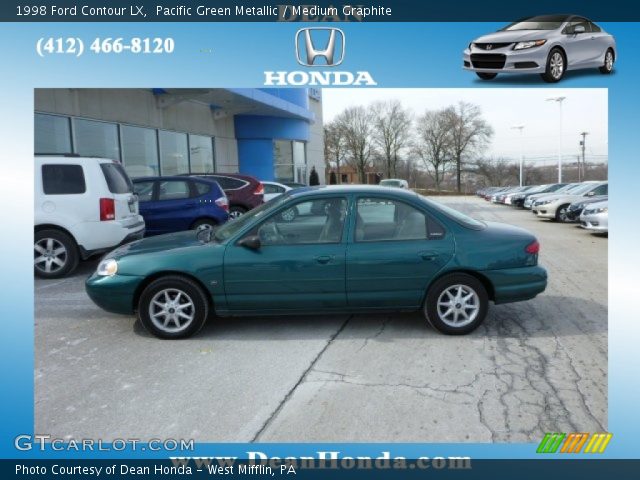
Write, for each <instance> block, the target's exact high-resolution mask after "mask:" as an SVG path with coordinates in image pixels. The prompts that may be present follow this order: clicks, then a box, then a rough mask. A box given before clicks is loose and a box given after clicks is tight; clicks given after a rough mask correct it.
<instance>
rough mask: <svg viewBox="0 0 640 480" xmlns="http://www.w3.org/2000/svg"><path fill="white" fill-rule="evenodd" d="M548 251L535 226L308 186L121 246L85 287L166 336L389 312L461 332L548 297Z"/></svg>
mask: <svg viewBox="0 0 640 480" xmlns="http://www.w3.org/2000/svg"><path fill="white" fill-rule="evenodd" d="M292 209H296V212H297V214H296V215H290V214H289V212H290V210H292ZM539 248H540V247H539V244H538V242H537V240H536V238H535V237H534V236H533V235H532V234H531V233H529V232H527V231H526V230H523V229H521V228H517V227H513V226H510V225H504V224H499V223H490V222H486V223H485V222H480V221H477V220H474V219H472V218H470V217H467V216H466V215H463V214H461V213H459V212H457V211H455V210H452V209H450V208H448V207H446V206H443V205H441V204H439V203H436V202H434V201H431V200H428V199H426V198H424V197H422V196H420V195H417V194H415V193H413V192H411V191H406V190H401V189H397V188H385V187H373V186H331V187H311V188H300V189H295V190H291V191H289V192H287V193H286V194H284V195H282V196H280V197H278V198H276V199H274V200H272V201H271V202H268V203H265V204H263V205H262V206H260V207H258V208H256V209H254V210H252V211H250V212H248V213H247V214H245V215H243V216H242V217H240V218H237V219H235V220H233V221H230V222H228V223H226V224H225V225H222V226H220V227H217V228H215V229H201V230H198V231H187V232H181V233H175V234H168V235H160V236H157V237H152V238H147V239H143V240H139V241H135V242H132V243H129V244H127V245H125V246H122V247H120V248H117V249H115V250H113V251H112V252H110V253H109V254H107V255H106V256H105V257H104V258H103V260H102V261H101V262H100V264H99V265H98V268H97V271H96V272H95V273H94V274H93V275H92V276H91V277H90V278H88V279H87V281H86V290H87V293H88V294H89V296H90V297H91V299H92V300H93V301H94V302H95V303H96V304H97V305H98V306H100V307H102V308H103V309H105V310H107V311H109V312H115V313H121V314H134V313H136V314H137V315H138V317H139V319H140V322H141V323H142V325H144V327H145V328H147V329H148V330H149V331H150V332H151V333H153V334H154V335H156V336H158V337H161V338H183V337H188V336H190V335H193V334H195V333H196V332H198V331H199V330H200V329H201V328H202V326H203V325H204V324H205V322H206V321H207V318H209V317H210V316H213V314H215V315H218V316H234V315H292V314H293V315H303V314H320V313H322V314H330V313H345V312H352V313H366V312H380V311H421V312H422V313H423V314H424V316H425V319H426V320H427V321H428V322H429V323H430V324H431V325H432V326H433V327H435V328H436V329H437V330H439V331H441V332H443V333H447V334H454V335H455V334H465V333H468V332H471V331H472V330H474V329H475V328H476V327H478V325H480V324H481V323H482V321H483V320H484V318H485V316H486V315H487V309H488V304H489V302H490V301H491V302H494V303H507V302H518V301H521V300H528V299H531V298H533V297H535V296H536V295H538V294H539V293H541V292H542V291H544V289H545V287H546V285H547V273H546V271H545V269H544V268H542V267H541V266H539V265H538V251H539Z"/></svg>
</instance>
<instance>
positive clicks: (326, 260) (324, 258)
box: [316, 255, 333, 265]
mask: <svg viewBox="0 0 640 480" xmlns="http://www.w3.org/2000/svg"><path fill="white" fill-rule="evenodd" d="M331 260H333V255H319V256H317V257H316V262H318V263H321V264H323V265H324V264H326V263H329V262H330V261H331Z"/></svg>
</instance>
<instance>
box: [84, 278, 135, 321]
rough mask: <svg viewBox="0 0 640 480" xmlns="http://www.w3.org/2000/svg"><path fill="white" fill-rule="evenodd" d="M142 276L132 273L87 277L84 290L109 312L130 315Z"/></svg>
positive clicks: (133, 308)
mask: <svg viewBox="0 0 640 480" xmlns="http://www.w3.org/2000/svg"><path fill="white" fill-rule="evenodd" d="M142 280H143V277H137V276H133V275H118V274H116V275H113V276H112V277H108V276H98V275H96V274H95V273H94V274H93V275H91V276H90V277H89V278H87V280H86V282H85V290H86V292H87V295H89V298H90V299H91V300H92V301H93V303H95V304H96V305H97V306H99V307H100V308H102V309H103V310H106V311H107V312H111V313H120V314H124V315H131V314H132V313H133V312H134V310H135V305H134V299H135V294H136V291H137V289H138V287H139V286H140V283H141V282H142Z"/></svg>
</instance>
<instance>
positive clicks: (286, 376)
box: [35, 197, 607, 442]
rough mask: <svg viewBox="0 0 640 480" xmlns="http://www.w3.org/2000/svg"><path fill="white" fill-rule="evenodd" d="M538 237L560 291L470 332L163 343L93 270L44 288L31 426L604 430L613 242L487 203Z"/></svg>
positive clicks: (436, 435)
mask: <svg viewBox="0 0 640 480" xmlns="http://www.w3.org/2000/svg"><path fill="white" fill-rule="evenodd" d="M440 201H442V202H444V203H446V204H448V205H450V206H452V207H454V208H457V209H459V210H461V211H463V212H465V213H468V214H470V215H472V216H474V217H476V218H479V219H483V220H489V221H501V222H506V223H510V224H514V225H518V226H522V227H524V228H526V229H528V230H530V231H531V232H533V233H535V234H536V235H537V237H538V239H539V240H540V243H541V245H542V250H541V254H540V262H541V264H543V265H544V266H545V267H546V268H547V269H548V272H549V285H548V288H547V290H546V292H545V293H544V294H543V295H540V296H539V297H537V298H535V299H534V300H531V301H528V302H524V303H515V304H508V305H499V306H494V305H492V306H491V309H490V312H489V315H488V317H487V320H486V322H485V323H484V324H483V325H482V326H481V327H480V328H479V329H478V330H476V331H475V332H473V333H472V334H470V335H468V336H462V337H451V336H445V335H441V334H438V333H437V332H435V331H434V330H433V329H431V328H429V327H428V326H427V325H426V322H425V320H424V319H423V317H422V315H421V314H418V313H415V314H391V315H384V314H379V315H352V316H348V315H342V316H332V317H318V316H315V317H314V316H310V317H275V318H273V317H264V318H257V317H251V318H224V319H215V320H213V321H211V322H209V324H208V325H207V326H205V328H204V329H203V330H202V331H201V332H200V333H199V334H198V335H197V336H196V337H193V338H191V339H188V340H182V341H161V340H158V339H156V338H155V337H152V336H150V335H149V334H148V333H146V332H145V331H144V330H143V329H142V327H141V326H140V325H139V324H138V323H137V322H136V321H135V319H134V318H133V317H126V316H118V315H112V314H108V313H106V312H104V311H102V310H101V309H99V308H98V307H96V306H95V305H93V303H91V301H90V300H89V298H88V297H87V296H86V294H85V292H84V286H83V283H84V279H85V278H86V276H88V275H89V274H90V272H91V271H92V270H93V269H94V268H95V267H96V262H95V261H93V262H86V263H84V264H83V265H81V266H80V268H79V269H78V270H77V271H76V272H75V274H74V275H73V276H72V277H69V278H66V279H62V280H39V279H36V280H35V312H36V319H35V419H36V420H35V422H36V424H35V431H36V432H37V433H47V434H51V435H53V436H57V437H58V436H59V437H69V438H70V437H73V438H83V437H93V438H102V439H112V438H121V437H133V438H141V439H149V438H158V437H159V438H164V437H173V438H194V439H196V440H199V441H216V442H218V441H219V442H250V441H260V442H287V441H291V442H314V441H318V442H323V441H355V442H368V441H375V442H378V441H391V442H525V441H539V440H540V438H541V437H542V435H543V434H544V433H545V432H549V431H559V432H572V431H573V432H582V431H584V432H589V431H591V432H593V431H605V430H606V428H607V239H606V238H603V237H600V236H594V235H591V234H589V233H588V232H586V231H584V230H582V229H580V228H578V227H577V226H576V225H572V224H556V223H553V222H548V221H541V220H538V219H536V218H535V217H534V216H533V215H532V214H531V213H530V212H529V211H523V210H515V209H512V208H510V207H506V206H500V205H492V204H490V203H488V202H485V201H484V200H482V199H479V198H477V197H443V198H441V199H440Z"/></svg>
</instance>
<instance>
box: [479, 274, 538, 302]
mask: <svg viewBox="0 0 640 480" xmlns="http://www.w3.org/2000/svg"><path fill="white" fill-rule="evenodd" d="M482 273H483V274H484V275H485V276H486V277H487V278H488V279H489V281H490V282H491V284H492V285H493V290H494V303H496V304H500V303H511V302H521V301H523V300H530V299H532V298H534V297H535V296H537V295H539V294H540V293H542V292H544V291H545V289H546V288H547V271H546V270H545V269H544V268H543V267H541V266H539V265H536V266H535V267H521V268H507V269H504V270H488V271H484V272H482Z"/></svg>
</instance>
